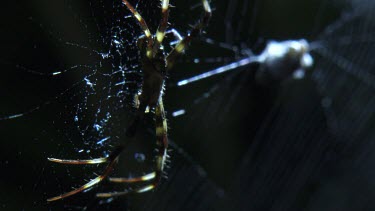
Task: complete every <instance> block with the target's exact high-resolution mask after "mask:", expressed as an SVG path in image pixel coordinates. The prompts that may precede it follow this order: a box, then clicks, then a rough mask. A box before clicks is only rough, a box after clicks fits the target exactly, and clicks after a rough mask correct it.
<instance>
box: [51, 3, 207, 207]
mask: <svg viewBox="0 0 375 211" xmlns="http://www.w3.org/2000/svg"><path fill="white" fill-rule="evenodd" d="M122 2H123V4H124V5H125V6H126V7H127V8H128V9H129V10H130V12H131V13H132V14H133V16H134V18H135V19H136V20H137V21H138V23H139V25H140V27H141V28H142V30H143V33H144V34H143V35H142V36H140V37H139V38H138V41H137V46H138V48H139V50H140V53H141V61H140V62H141V64H142V70H143V83H142V89H141V94H140V95H139V96H138V97H137V98H138V101H139V102H138V108H137V113H136V116H135V118H134V120H133V122H132V124H130V126H129V127H128V128H127V130H126V135H127V136H128V137H132V136H134V134H135V132H136V128H137V124H138V122H139V121H140V120H142V119H143V116H144V114H145V112H146V109H147V107H148V108H155V125H156V128H155V129H156V145H157V155H156V163H155V170H154V171H153V172H151V173H148V174H146V175H144V176H140V177H135V178H109V181H110V182H116V183H136V182H144V181H149V182H150V183H149V184H148V185H144V186H141V187H139V188H136V189H132V190H128V191H123V192H110V193H97V194H96V196H97V197H103V198H108V197H116V196H121V195H125V194H128V193H142V192H146V191H149V190H152V189H154V188H156V187H157V186H158V184H159V183H160V180H161V177H162V173H163V170H164V163H165V160H166V157H167V148H168V138H167V127H168V126H167V121H166V118H165V112H164V106H163V99H162V92H163V86H164V80H165V78H166V74H167V71H168V70H169V69H170V68H171V67H172V66H173V63H174V61H175V60H176V59H177V57H178V56H179V55H180V54H182V53H183V52H184V50H185V48H186V47H187V46H188V45H189V44H190V42H191V40H192V38H194V37H196V36H198V35H199V34H200V32H201V30H202V29H203V28H204V27H205V26H207V25H208V22H209V19H210V17H211V8H210V5H209V3H208V1H207V0H202V4H203V8H204V16H203V17H202V18H201V19H200V20H199V22H198V23H197V24H196V25H195V26H194V27H193V29H192V30H191V31H190V33H189V34H188V35H187V36H186V37H185V38H182V37H181V36H180V35H179V34H178V32H177V31H176V30H174V29H172V30H170V31H166V30H167V27H168V16H169V0H161V9H162V15H161V16H162V18H161V21H160V24H159V27H158V29H157V32H156V34H155V35H152V34H151V32H150V30H149V28H148V26H147V24H146V22H145V20H144V19H143V18H142V16H141V15H140V14H139V13H138V12H137V11H136V9H134V7H133V6H132V5H131V4H130V3H129V2H128V1H127V0H122ZM166 33H173V34H174V36H176V37H177V38H178V39H179V42H178V43H177V45H176V46H175V48H173V49H172V50H171V52H169V54H168V55H167V56H166V55H165V54H164V51H163V39H164V37H165V34H166ZM124 149H125V146H124V145H119V146H117V147H116V148H115V149H114V150H113V151H112V152H111V153H110V155H109V156H108V157H103V158H95V159H90V160H66V159H56V158H48V160H49V161H52V162H56V163H62V164H77V165H84V164H99V163H108V164H107V166H106V167H105V169H104V171H103V173H102V174H101V175H99V176H98V177H96V178H94V179H92V180H91V181H90V182H88V183H86V184H84V185H82V186H81V187H79V188H76V189H73V190H72V191H70V192H67V193H63V194H61V195H59V196H55V197H52V198H49V199H47V201H49V202H50V201H56V200H59V199H63V198H66V197H69V196H72V195H74V194H77V193H79V192H82V191H84V190H86V189H88V188H90V187H92V186H94V185H96V184H98V183H100V182H101V181H103V179H105V178H106V177H108V176H109V174H110V173H111V172H112V170H113V167H114V165H115V164H116V163H117V161H118V157H119V155H120V153H121V152H122V151H123V150H124Z"/></svg>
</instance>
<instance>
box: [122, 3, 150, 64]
mask: <svg viewBox="0 0 375 211" xmlns="http://www.w3.org/2000/svg"><path fill="white" fill-rule="evenodd" d="M122 2H123V3H124V4H125V6H126V7H127V8H128V9H129V10H130V12H131V13H133V16H134V17H135V18H136V19H137V20H138V22H139V25H140V26H141V28H142V30H143V32H144V34H145V36H146V38H147V41H148V42H147V53H146V55H147V57H148V58H152V46H153V40H152V35H151V32H150V29H149V28H148V26H147V23H146V21H145V20H144V19H143V18H142V16H141V14H139V12H137V10H135V9H134V7H133V6H132V5H131V4H130V3H129V2H128V1H127V0H122Z"/></svg>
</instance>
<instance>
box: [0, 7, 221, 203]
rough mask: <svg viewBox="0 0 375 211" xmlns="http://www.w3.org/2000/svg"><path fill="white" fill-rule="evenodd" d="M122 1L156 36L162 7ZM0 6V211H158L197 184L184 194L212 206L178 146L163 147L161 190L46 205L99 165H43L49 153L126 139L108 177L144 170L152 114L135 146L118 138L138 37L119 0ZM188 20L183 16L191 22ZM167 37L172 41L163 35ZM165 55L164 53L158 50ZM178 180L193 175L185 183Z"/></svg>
mask: <svg viewBox="0 0 375 211" xmlns="http://www.w3.org/2000/svg"><path fill="white" fill-rule="evenodd" d="M130 2H131V3H132V4H133V5H135V6H136V7H137V10H138V11H139V12H140V13H141V14H142V15H143V16H144V18H145V20H146V21H147V23H148V24H149V27H150V29H151V30H152V31H156V27H157V26H158V23H159V21H160V8H159V4H160V2H158V1H130ZM183 6H184V5H182V7H181V8H183ZM2 10H3V12H2V15H4V17H3V18H2V21H1V23H2V25H3V26H4V33H3V39H2V42H3V49H4V51H3V52H2V54H1V56H0V58H1V64H2V65H3V69H4V72H3V73H2V74H3V77H1V86H2V88H3V89H2V90H3V91H2V92H1V96H2V98H3V99H4V100H3V101H2V104H1V108H2V109H1V116H2V117H1V122H0V123H1V134H2V138H3V140H4V141H3V142H2V147H1V149H3V150H2V154H1V156H2V159H1V168H2V170H3V174H2V179H1V181H2V189H3V191H2V195H1V201H0V205H1V207H2V209H5V210H21V209H23V210H41V209H46V208H48V209H49V210H82V209H86V210H128V209H132V210H140V209H153V208H152V206H151V205H152V204H155V203H157V204H159V205H158V206H159V207H160V208H161V207H163V206H164V207H167V206H169V203H167V202H168V201H167V200H166V199H168V200H180V201H184V200H186V199H187V198H186V196H188V195H181V196H179V195H176V194H172V193H174V192H175V191H178V190H179V186H182V187H186V186H188V187H191V188H194V187H195V188H194V189H192V190H190V192H192V191H194V192H202V193H205V194H206V193H208V192H210V194H211V196H212V197H207V198H204V199H199V198H196V199H195V200H193V201H192V202H194V203H192V204H191V205H190V206H192V207H195V206H196V203H197V202H199V201H201V202H202V203H200V204H201V205H200V206H201V209H205V208H206V207H207V206H208V205H209V204H210V203H207V202H211V201H212V200H213V199H214V198H216V197H217V196H218V194H219V192H218V191H219V189H218V188H217V187H216V186H215V185H214V184H213V183H211V182H210V181H209V180H207V178H206V176H205V174H204V171H203V170H201V169H200V168H199V167H198V166H197V164H195V163H194V162H193V161H192V160H191V159H190V158H189V157H188V156H187V154H186V153H184V152H183V150H182V149H179V148H178V147H177V146H174V145H173V144H171V148H174V149H178V150H175V152H172V153H171V154H173V158H172V164H171V170H170V171H171V172H172V175H170V176H169V179H168V181H169V182H168V183H167V185H166V186H164V187H163V188H160V189H159V190H158V192H159V193H156V194H153V193H146V194H142V196H136V195H135V196H134V195H131V196H129V198H127V197H124V198H120V199H119V200H114V199H108V200H99V199H96V198H95V193H97V192H98V191H99V192H108V191H114V190H117V191H123V190H124V189H126V188H129V187H126V186H125V187H124V186H121V185H120V186H117V185H113V184H109V183H106V182H104V183H106V184H104V185H103V187H104V188H103V189H102V188H97V189H96V190H92V191H87V193H84V194H79V195H77V197H72V198H70V199H67V200H63V201H58V202H56V203H46V199H47V198H50V197H52V196H55V195H60V194H61V193H64V192H67V191H70V190H71V189H72V187H79V186H80V185H82V184H84V183H85V182H87V181H88V180H89V179H92V178H94V177H95V176H96V174H99V173H101V171H102V170H103V168H104V166H99V165H98V166H96V165H94V166H89V165H87V166H67V165H56V164H54V163H51V162H48V161H47V158H48V157H54V158H61V159H90V158H96V157H103V156H107V155H108V153H110V152H111V150H112V149H113V147H114V146H116V145H117V144H119V143H125V144H127V149H126V152H125V153H123V155H122V156H121V159H120V163H119V165H118V166H119V167H118V169H117V170H116V172H114V174H112V175H114V176H115V175H117V176H137V175H142V174H144V173H147V172H149V171H151V170H152V168H153V165H154V159H153V157H154V152H153V149H154V147H155V146H154V144H155V141H154V140H155V135H154V130H153V128H154V127H155V126H154V125H153V123H152V115H148V116H147V117H146V121H145V123H144V126H145V127H142V128H140V129H139V132H138V133H137V135H136V138H135V139H136V141H130V140H127V138H126V137H125V135H124V132H125V128H126V127H127V126H128V124H129V123H130V120H131V119H132V117H133V115H134V113H135V109H134V108H133V96H134V95H135V93H137V92H138V90H139V88H140V84H141V82H142V73H141V69H140V64H139V62H138V61H139V55H138V49H137V47H136V46H137V45H136V41H137V38H138V36H140V35H141V34H142V31H141V30H140V27H139V26H138V24H137V22H136V21H135V20H134V18H133V17H132V16H131V14H130V13H129V11H128V10H127V9H126V8H125V7H124V6H123V5H122V3H121V1H114V2H112V1H111V2H108V1H80V2H76V1H57V2H53V3H51V2H49V1H43V0H38V1H33V2H29V3H25V4H22V5H21V6H19V5H12V4H9V5H6V7H4V8H3V9H2ZM189 10H190V9H189ZM177 12H180V11H176V13H177ZM200 12H201V11H198V10H193V11H192V12H191V14H190V13H189V12H185V13H181V14H183V15H182V16H181V17H182V19H183V18H186V17H189V21H190V15H192V16H191V17H193V16H194V17H196V19H197V18H198V17H199V14H200ZM16 14H21V15H16ZM187 14H189V15H187ZM195 14H197V15H195ZM8 16H9V17H11V18H8ZM155 17H157V18H155ZM196 19H192V20H191V21H193V22H192V24H193V23H194V21H195V20H196ZM181 23H184V24H186V26H183V27H182V28H181V30H187V29H189V26H188V23H186V20H184V21H183V22H182V21H181ZM175 24H176V25H178V24H179V22H178V21H177V22H176V23H175ZM167 40H171V41H172V40H173V38H171V37H170V36H168V37H167ZM166 50H170V47H168V46H166ZM150 140H152V141H150ZM185 174H189V175H191V177H192V179H190V180H187V181H185V179H184V178H185ZM196 188H199V189H201V190H197V189H196ZM202 188H203V189H202ZM173 190H174V191H173ZM166 193H168V195H166ZM186 193H187V192H186ZM160 194H163V195H165V197H164V200H165V201H164V202H166V203H167V204H165V205H163V206H161V205H160V198H159V200H158V197H155V195H156V196H158V195H160ZM168 196H169V197H168ZM176 196H178V197H176ZM145 201H148V202H149V203H148V204H149V206H146V205H145V203H144V202H145ZM172 206H174V207H178V206H181V203H175V204H174V205H172Z"/></svg>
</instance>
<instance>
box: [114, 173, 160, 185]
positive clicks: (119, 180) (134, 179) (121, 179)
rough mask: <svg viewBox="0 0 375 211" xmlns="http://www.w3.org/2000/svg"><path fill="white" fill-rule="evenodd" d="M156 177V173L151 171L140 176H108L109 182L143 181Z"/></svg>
mask: <svg viewBox="0 0 375 211" xmlns="http://www.w3.org/2000/svg"><path fill="white" fill-rule="evenodd" d="M155 177H156V173H155V172H152V173H149V174H146V175H144V176H142V177H136V178H109V181H110V182H117V183H126V182H143V181H148V180H152V179H154V178H155Z"/></svg>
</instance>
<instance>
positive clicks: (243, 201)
mask: <svg viewBox="0 0 375 211" xmlns="http://www.w3.org/2000/svg"><path fill="white" fill-rule="evenodd" d="M299 2H300V1H249V0H236V1H229V2H224V1H223V2H212V5H214V7H215V11H214V18H213V19H212V21H211V24H210V28H209V30H208V34H207V35H206V36H205V37H209V38H212V39H213V40H216V41H223V42H224V43H225V44H214V45H211V44H207V43H206V42H195V43H193V45H192V47H191V49H190V50H189V51H187V56H186V57H184V58H183V62H182V63H181V64H180V65H178V64H176V68H175V69H174V70H173V72H171V74H170V79H169V81H168V83H170V84H172V85H171V86H168V88H167V94H166V96H165V98H166V101H165V105H166V108H167V110H168V111H176V110H179V109H181V108H183V109H186V111H187V113H186V115H185V116H181V117H178V118H174V119H171V120H170V122H169V124H170V125H172V130H171V134H170V138H171V139H172V140H175V141H176V142H177V143H178V144H179V145H180V146H182V149H183V150H182V149H181V148H179V147H177V146H175V145H173V144H172V146H171V148H174V149H175V150H174V151H173V152H172V153H171V156H172V162H171V169H170V170H168V173H169V179H168V180H164V181H163V183H162V185H161V187H160V188H159V189H158V190H157V191H156V192H155V193H146V194H141V195H131V196H129V197H124V198H121V199H116V200H112V199H109V200H98V199H95V197H94V195H95V193H96V192H102V191H113V190H123V189H124V188H126V187H123V186H121V187H119V186H114V185H112V184H109V183H106V182H104V184H102V185H100V186H99V187H98V188H95V189H94V190H91V191H88V192H87V193H83V194H78V195H77V196H74V197H71V198H70V199H67V200H64V201H58V202H56V203H53V204H52V203H51V204H46V202H45V200H46V198H49V197H51V196H54V195H58V194H61V193H63V192H66V191H69V190H71V187H72V186H73V187H78V186H79V185H81V184H83V183H84V181H85V179H86V180H87V179H91V178H93V177H94V176H95V174H94V172H95V173H100V172H101V170H102V168H103V166H79V167H76V166H64V165H57V164H53V163H50V162H48V161H47V160H46V158H47V157H56V158H71V159H74V158H81V159H83V158H90V157H98V156H105V155H107V154H108V153H109V152H110V150H111V149H112V146H116V144H118V143H120V142H121V143H124V142H125V143H127V141H126V138H125V137H124V135H123V132H124V128H126V126H127V125H128V124H129V121H130V119H131V117H132V115H133V114H134V108H133V107H132V101H133V95H134V94H135V93H136V92H137V91H138V88H139V84H140V83H141V80H142V78H141V77H142V74H141V72H140V70H139V63H138V59H139V57H138V50H137V48H136V43H135V42H136V39H137V37H138V36H139V35H140V34H141V33H142V32H141V30H140V28H139V27H138V25H137V23H136V22H135V21H134V19H133V18H132V17H130V16H129V12H128V11H127V10H126V9H125V8H124V7H123V6H122V5H121V3H120V2H107V1H80V2H78V3H77V2H76V1H58V2H54V3H53V4H52V3H51V2H49V1H41V0H40V1H33V2H30V3H24V4H22V6H20V5H12V4H11V3H9V4H10V5H7V6H6V7H4V8H3V10H4V12H3V13H1V14H2V15H4V17H3V18H2V21H1V23H2V25H3V26H4V33H3V35H2V36H3V39H2V43H3V44H4V49H5V50H3V53H2V54H1V56H0V58H1V59H2V60H3V61H2V66H3V67H4V68H3V71H4V72H3V73H2V75H3V77H1V79H0V80H1V86H2V87H3V89H2V91H1V92H0V93H1V97H2V98H3V101H2V103H1V106H2V107H1V109H0V110H1V112H2V114H3V115H1V116H9V114H20V113H21V114H23V116H22V117H21V118H14V119H10V120H2V121H1V134H2V139H3V140H4V141H2V142H1V143H2V146H1V149H2V153H1V156H2V159H1V168H2V172H3V174H2V179H1V181H2V184H1V187H2V189H3V191H2V195H1V201H0V205H1V206H2V209H4V210H21V209H24V210H41V209H46V207H48V209H50V210H82V209H83V208H86V209H87V210H127V209H129V210H209V209H215V210H228V209H234V208H237V209H239V210H241V209H242V210H249V209H250V208H253V210H301V208H306V209H307V210H323V208H322V204H323V206H324V205H327V204H329V206H332V207H333V208H332V209H336V208H337V207H339V210H360V209H361V208H362V210H371V209H370V207H371V203H369V202H370V200H369V199H370V198H371V196H372V195H373V192H372V191H371V184H372V182H371V181H372V180H371V172H370V171H369V170H368V169H369V166H373V163H372V162H371V151H372V150H371V149H372V147H371V146H372V145H371V142H370V141H371V134H372V133H371V118H372V116H371V115H370V114H371V113H372V111H371V109H372V107H373V105H372V103H371V93H372V91H373V86H372V80H370V79H371V77H368V76H369V74H370V73H371V70H372V67H373V64H372V63H371V59H369V58H371V55H372V53H371V48H372V49H373V41H371V33H372V32H373V27H372V26H373V25H372V24H373V22H372V21H371V19H370V18H369V16H367V14H368V13H367V11H371V9H370V8H372V7H370V6H369V5H373V3H371V2H370V1H368V2H366V1H353V3H343V2H336V1H329V2H327V1H322V2H316V1H306V2H305V1H304V2H303V3H301V2H300V3H299ZM131 3H132V4H134V5H136V4H137V1H131ZM171 3H172V4H174V5H175V6H176V8H175V9H172V14H171V16H172V17H173V19H171V21H170V22H172V27H174V28H177V29H178V30H179V31H180V32H182V35H184V32H185V31H188V30H189V26H188V24H189V23H190V24H193V23H194V21H195V20H196V19H197V17H199V13H200V12H201V10H200V5H199V3H198V2H196V1H187V2H181V1H180V2H171ZM158 4H159V2H158V1H139V2H138V10H139V11H140V12H141V14H142V15H143V16H144V18H145V19H146V21H147V22H148V24H149V26H150V28H151V29H152V31H155V29H156V27H157V24H158V22H159V17H160V8H158V6H157V5H158ZM364 6H365V7H364ZM366 10H367V11H366ZM19 14H21V15H19ZM215 14H216V15H215ZM218 14H225V15H218ZM290 14H293V15H295V16H297V17H299V18H296V17H292V18H291V17H290V16H288V15H290ZM345 14H347V15H348V17H346V16H345ZM9 17H11V18H9ZM30 17H32V19H30ZM155 17H157V18H155ZM280 17H283V18H280ZM347 19H348V20H347ZM291 20H293V23H291ZM294 20H300V21H294ZM327 26H330V27H327ZM329 28H331V29H333V30H329ZM326 29H328V30H326ZM325 30H326V31H325ZM332 31H333V32H332ZM337 35H340V36H341V37H342V38H343V41H345V38H347V39H349V42H346V43H345V42H344V43H343V41H340V40H339V39H336V38H337ZM356 36H359V37H360V38H362V39H363V40H364V41H367V42H360V44H357V43H355V42H352V41H353V40H354V39H355V38H356ZM291 38H307V39H309V40H311V41H315V40H318V41H320V40H321V41H325V43H324V46H326V48H323V49H322V51H321V52H316V55H315V57H314V59H315V62H316V64H315V67H314V70H312V71H311V75H309V76H308V77H306V79H305V80H302V81H287V82H285V83H283V84H281V85H272V86H258V85H257V84H256V82H255V81H254V80H253V78H254V77H253V73H254V71H255V70H256V67H253V66H251V67H244V68H242V71H237V72H234V73H231V74H229V75H223V76H219V77H218V78H216V79H210V80H207V81H205V82H204V85H191V86H189V87H187V88H184V89H175V88H174V87H173V84H175V81H177V79H179V78H184V77H186V76H187V74H188V75H194V74H197V73H199V72H201V71H204V70H209V69H212V67H215V66H217V65H222V64H225V63H226V62H231V61H233V60H235V59H237V58H240V57H241V56H243V55H245V54H246V53H247V51H248V50H249V49H251V50H252V51H253V52H254V53H257V52H260V51H261V50H262V49H263V48H264V45H265V43H266V41H267V40H269V39H281V40H283V39H291ZM168 39H170V38H168ZM359 40H360V39H359ZM207 55H211V58H207ZM196 58H198V60H199V61H205V62H201V63H198V64H196V63H195V62H197V61H198V60H196ZM343 58H346V59H343ZM353 63H356V65H355V67H357V65H358V66H360V68H354V66H353ZM75 66H77V68H75ZM64 70H66V71H65V72H64ZM246 70H249V71H246ZM32 71H35V72H34V73H33V72H32ZM58 71H62V72H64V73H62V74H58V75H55V76H51V75H50V74H51V73H56V72H58ZM38 73H42V74H38ZM343 84H344V85H348V86H349V87H346V86H344V85H343ZM208 89H210V91H208V92H207V90H208ZM199 93H205V94H204V95H203V96H201V97H199V98H197V96H199ZM56 96H57V97H56ZM353 96H355V97H356V98H355V97H353ZM35 106H37V107H35ZM30 108H37V109H31V110H30ZM360 108H364V109H360ZM24 111H26V112H25V113H22V112H24ZM171 114H172V112H170V113H169V115H171ZM356 116H360V117H361V118H355V117H356ZM353 121H355V122H354V123H355V124H354V123H353ZM150 130H151V131H153V125H152V117H151V115H150V117H149V118H148V119H147V122H146V123H145V127H144V128H142V129H141V131H140V132H139V134H138V135H137V138H136V141H135V142H134V143H133V142H132V143H129V146H128V149H127V150H126V152H125V153H123V155H122V156H121V160H120V164H119V165H118V166H119V167H118V169H116V171H115V172H114V175H116V176H128V175H130V176H132V175H133V176H135V175H139V174H142V173H143V172H147V171H149V170H150V169H151V168H152V164H153V160H152V158H153V153H152V149H153V147H154V146H153V145H152V144H153V143H154V141H153V140H154V138H153V132H149V131H150ZM351 131H353V132H351ZM150 140H151V141H150ZM187 154H190V155H191V156H189V155H187ZM198 161H199V162H198ZM198 164H200V165H202V166H203V167H204V169H205V170H206V172H207V173H205V171H204V170H203V169H201V168H200V167H199V166H198ZM354 170H355V171H356V173H353V171H354ZM341 174H342V175H343V176H342V175H341ZM208 178H209V179H208ZM351 179H353V180H354V181H355V182H353V181H350V180H351ZM354 184H357V185H359V186H355V185H354ZM365 186H369V187H370V188H368V187H365ZM218 187H223V188H224V190H225V192H222V191H221V190H222V189H221V188H218ZM342 187H343V191H341V190H342V189H340V188H342ZM356 193H359V194H358V195H353V194H356ZM332 194H335V200H333V201H330V202H329V203H327V198H328V196H330V195H332ZM345 197H350V198H351V200H350V201H352V203H351V204H348V206H344V205H343V204H342V203H338V202H341V201H348V200H342V199H343V198H345ZM348 203H349V202H348ZM356 205H358V206H359V205H360V206H362V207H360V208H358V206H356ZM324 207H325V206H324ZM353 207H356V208H358V209H354V208H353ZM329 208H331V207H328V208H327V207H325V209H326V210H332V209H329Z"/></svg>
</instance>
